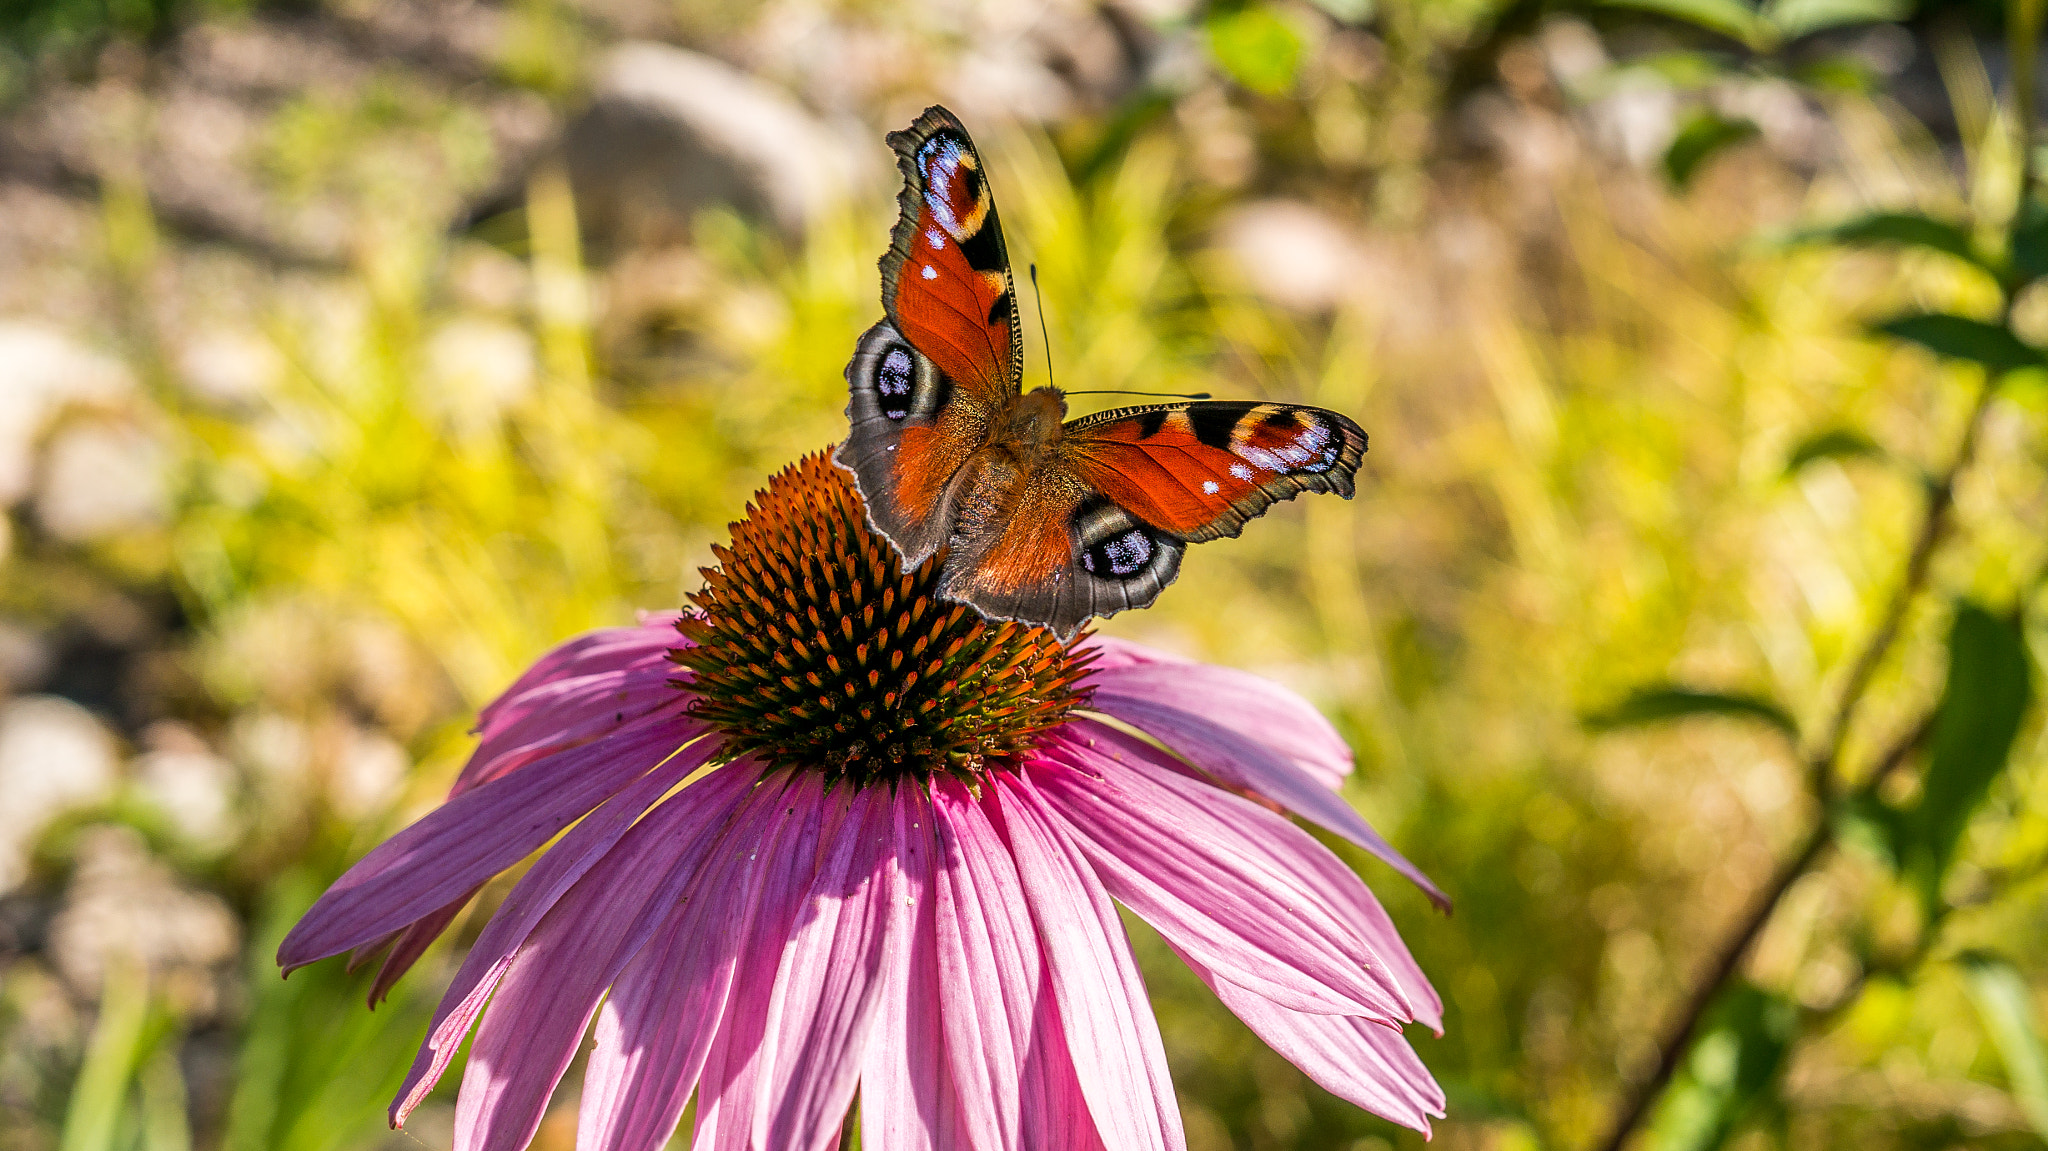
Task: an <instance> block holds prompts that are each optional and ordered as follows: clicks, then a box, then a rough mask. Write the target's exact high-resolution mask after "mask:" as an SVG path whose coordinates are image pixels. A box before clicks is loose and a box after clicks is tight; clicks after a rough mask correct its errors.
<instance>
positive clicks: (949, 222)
mask: <svg viewBox="0 0 2048 1151" xmlns="http://www.w3.org/2000/svg"><path fill="white" fill-rule="evenodd" d="M888 139H889V146H890V147H891V148H893V149H894V150H895V152H896V165H897V167H898V168H899V169H901V171H902V173H903V190H902V192H901V193H900V194H899V195H898V196H897V205H898V208H899V210H900V215H899V216H898V218H897V220H896V229H895V231H894V232H893V233H891V235H890V238H889V250H888V252H887V253H885V254H884V255H883V256H882V308H883V311H884V313H885V318H884V319H883V320H882V321H881V322H880V323H878V324H876V325H875V326H874V327H872V328H869V329H868V330H867V332H866V333H865V334H863V335H862V336H861V338H860V342H859V344H858V345H856V347H855V349H854V354H853V360H852V362H851V363H849V364H848V365H847V367H846V381H847V384H848V385H849V386H850V388H851V391H852V398H851V400H850V401H849V402H848V404H847V409H846V413H847V416H848V417H849V419H850V420H851V421H852V431H851V432H850V434H849V435H848V436H847V439H846V442H845V443H843V444H841V445H840V447H839V449H838V451H837V452H835V453H834V454H833V457H832V458H833V461H834V462H835V463H837V464H838V465H839V466H840V467H842V468H845V469H846V470H848V471H850V472H852V473H853V475H854V479H855V481H856V483H857V484H858V485H859V487H860V491H861V495H862V496H863V497H864V498H865V499H866V501H867V507H868V521H869V522H870V523H871V524H872V525H873V526H874V528H875V530H876V531H879V532H881V533H882V534H883V535H884V536H887V537H888V539H889V540H890V542H892V543H894V544H895V545H896V547H897V550H899V551H901V552H902V553H903V567H904V570H905V571H909V570H910V569H912V568H914V567H916V566H917V565H919V564H921V563H923V562H924V561H925V560H927V559H929V558H931V557H932V556H933V555H935V554H936V553H937V552H938V550H939V549H940V548H941V547H948V548H950V549H951V550H950V551H949V552H948V554H947V556H946V559H945V561H944V567H943V572H942V576H941V582H940V585H939V592H940V594H941V595H943V596H945V597H946V598H948V599H952V600H956V601H960V602H964V603H967V604H970V605H972V606H973V607H974V608H975V609H977V610H978V611H980V612H981V613H982V614H983V615H986V616H990V617H992V618H996V619H1011V620H1020V621H1023V622H1026V623H1033V624H1045V625H1047V626H1049V627H1051V628H1052V629H1053V630H1054V631H1055V632H1057V633H1058V634H1059V635H1060V636H1061V637H1062V638H1069V637H1071V636H1072V635H1073V633H1074V632H1075V630H1076V629H1078V628H1079V627H1080V626H1081V623H1082V622H1083V621H1084V620H1086V619H1087V618H1088V617H1089V616H1093V615H1110V614H1112V613H1115V612H1118V611H1122V610H1123V609H1125V608H1135V607H1144V606H1146V605H1147V604H1150V603H1151V602H1152V601H1153V600H1154V599H1156V598H1158V596H1159V592H1160V590H1161V589H1162V588H1164V587H1165V586H1166V585H1167V584H1169V583H1172V582H1173V579H1174V576H1176V575H1178V574H1179V572H1180V559H1181V553H1182V552H1183V551H1185V550H1186V549H1187V545H1189V544H1191V543H1199V542H1201V541H1203V540H1212V539H1216V538H1218V537H1220V536H1235V535H1237V534H1238V532H1240V531H1241V530H1243V528H1244V524H1245V521H1246V520H1249V519H1251V518H1252V517H1254V516H1258V515H1261V514H1264V512H1265V511H1266V509H1267V508H1269V507H1271V506H1272V505H1273V504H1274V502H1276V501H1278V500H1285V499H1292V498H1294V496H1295V495H1296V494H1298V493H1300V492H1336V493H1337V494H1339V495H1341V496H1343V497H1344V498H1346V499H1349V498H1351V493H1352V490H1353V487H1352V477H1353V476H1354V475H1355V474H1356V473H1357V471H1358V465H1359V461H1360V460H1361V459H1362V458H1363V457H1364V455H1365V432H1363V431H1362V430H1360V429H1359V427H1358V425H1357V424H1355V423H1353V422H1352V421H1351V420H1350V419H1348V418H1346V417H1344V416H1342V415H1339V414H1338V413H1336V412H1332V411H1326V410H1324V409H1322V408H1312V407H1304V406H1301V405H1294V404H1262V403H1248V402H1235V401H1215V402H1201V403H1172V404H1149V405H1145V406H1143V407H1132V408H1119V409H1117V410H1116V411H1110V412H1102V413H1100V414H1098V415H1092V416H1085V417H1083V418H1081V419H1078V420H1073V421H1066V420H1065V417H1066V411H1067V405H1066V401H1065V399H1064V398H1063V395H1062V393H1061V392H1060V391H1059V390H1058V389H1055V388H1051V387H1045V388H1038V389H1035V390H1033V391H1030V392H1025V391H1024V390H1023V378H1024V342H1023V336H1022V333H1021V332H1020V331H1019V328H1018V323H1017V307H1016V296H1015V290H1014V285H1013V283H1012V281H1011V278H1010V259H1009V254H1008V252H1007V250H1006V249H1005V247H1004V245H1003V232H1002V227H1001V225H1000V224H999V223H998V222H997V219H996V206H995V198H994V196H993V195H992V194H991V193H990V191H989V187H988V177H987V169H985V168H984V167H983V166H982V162H981V156H980V155H979V154H978V153H977V152H976V151H975V150H974V142H973V141H972V140H970V139H969V138H968V136H967V129H966V128H964V127H962V126H961V124H960V121H959V120H958V119H957V118H956V117H955V116H954V115H953V114H952V113H951V112H949V111H947V110H946V109H945V108H942V107H939V106H936V105H934V106H933V107H930V108H927V109H925V112H924V114H923V115H922V116H919V117H918V118H917V121H916V122H915V123H913V124H911V126H910V127H909V128H907V129H905V130H903V131H901V132H891V133H890V134H889V138H888Z"/></svg>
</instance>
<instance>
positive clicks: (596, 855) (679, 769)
mask: <svg viewBox="0 0 2048 1151" xmlns="http://www.w3.org/2000/svg"><path fill="white" fill-rule="evenodd" d="M719 750H720V744H719V741H718V740H717V739H715V738H705V739H701V740H699V741H697V742H696V743H693V744H691V745H690V746H689V747H686V748H684V749H683V750H682V751H680V752H678V753H677V754H676V755H675V756H674V757H673V758H671V759H669V760H668V761H667V762H665V763H663V764H662V765H661V766H659V767H657V768H655V769H654V770H653V771H650V772H648V773H647V774H646V775H644V776H642V777H641V778H640V779H638V780H636V781H634V783H633V785H632V786H631V787H629V788H627V789H626V790H625V791H622V792H620V793H619V794H618V795H617V796H615V797H613V798H612V800H611V801H610V802H608V803H606V804H605V805H604V806H603V807H600V808H598V809H597V810H596V811H594V812H592V813H591V814H590V816H589V817H588V818H586V819H584V820H583V822H581V823H579V824H577V825H576V826H575V827H573V828H571V829H570V831H569V833H568V834H567V835H564V836H563V837H562V840H561V842H560V843H557V844H555V845H554V847H553V848H551V849H549V851H548V852H547V853H546V854H545V855H543V856H541V858H540V860H539V861H538V862H536V863H535V864H534V865H533V868H532V869H531V870H529V871H528V872H527V873H526V874H525V875H524V876H522V877H521V878H520V880H519V882H518V884H516V885H515V886H514V887H513V888H512V893H511V894H510V895H508V896H507V897H506V898H505V902H504V903H503V904H501V905H500V906H499V908H498V911H497V914H495V915H493V916H492V917H491V921H490V922H489V923H488V924H486V925H485V926H484V930H483V933H482V934H481V935H479V936H478V937H477V941H476V943H475V944H474V945H472V946H471V947H470V949H469V954H468V955H466V956H464V957H463V960H462V967H461V968H460V969H459V970H458V971H457V972H456V973H455V978H454V980H453V981H451V982H450V983H449V985H448V990H447V991H446V992H445V993H444V994H443V995H442V996H441V1002H440V1005H439V1006H438V1007H436V1008H435V1009H434V1019H433V1022H432V1023H431V1024H430V1025H429V1026H428V1028H427V1039H426V1042H425V1043H423V1044H421V1046H420V1050H419V1054H418V1055H417V1056H415V1057H414V1059H413V1065H412V1069H411V1071H409V1072H408V1073H407V1075H406V1078H405V1083H404V1085H403V1086H402V1087H400V1088H399V1092H398V1097H397V1098H396V1099H395V1100H394V1101H393V1102H392V1105H391V1122H392V1125H393V1126H397V1125H399V1124H402V1123H404V1122H405V1118H406V1116H407V1115H410V1114H411V1113H412V1110H413V1108H415V1107H417V1106H419V1104H420V1102H421V1100H423V1099H425V1098H426V1097H427V1093H428V1092H430V1091H432V1090H433V1089H434V1084H435V1083H437V1082H439V1081H440V1079H441V1075H442V1073H443V1072H445V1071H447V1069H448V1065H449V1063H450V1062H451V1061H453V1060H454V1058H455V1053H456V1051H457V1049H459V1048H460V1047H461V1045H462V1041H463V1039H464V1038H465V1037H466V1036H467V1035H468V1034H469V1028H470V1025H471V1024H473V1023H475V1022H476V1017H477V1015H478V1014H479V1013H480V1012H482V1011H483V1009H484V1004H485V1003H486V1002H488V1001H489V999H490V996H491V992H493V991H495V990H496V989H497V986H498V981H499V980H500V979H501V978H503V977H504V974H505V971H506V969H507V968H508V967H510V965H511V963H512V959H513V957H514V956H515V955H516V954H517V953H518V950H519V947H520V945H522V944H523V943H525V942H526V938H527V936H528V935H530V934H531V933H532V932H533V929H534V927H535V925H536V924H538V923H539V922H540V920H541V917H542V916H544V915H546V914H547V913H548V912H549V911H550V910H552V909H553V908H554V906H555V904H556V902H557V901H558V900H560V899H561V898H562V896H563V895H564V893H566V892H568V891H569V890H570V889H571V888H572V887H574V886H575V885H576V883H577V881H579V880H581V879H582V878H583V877H584V875H585V874H586V873H587V872H588V871H590V869H591V868H592V866H594V865H595V864H596V863H597V862H598V861H599V860H601V859H603V858H605V856H606V854H607V853H608V852H610V851H611V850H612V848H613V846H614V845H616V844H617V843H618V842H619V839H620V837H621V836H623V835H625V834H626V832H627V829H628V828H630V827H632V825H633V821H634V820H637V819H639V818H640V816H641V815H642V814H643V813H644V812H646V810H647V809H648V807H649V806H650V805H651V804H653V803H654V802H655V801H656V800H658V799H660V798H661V797H662V796H663V795H666V794H667V793H668V791H669V789H670V788H673V787H674V786H675V785H676V784H678V783H681V782H682V781H683V780H684V779H687V778H688V777H689V776H690V774H691V773H692V772H694V771H696V770H697V769H698V768H699V767H702V766H703V765H704V764H705V763H706V762H707V761H708V760H710V759H711V758H712V757H713V756H715V755H716V754H718V752H719ZM756 778H757V774H756V771H755V770H754V769H753V768H752V767H751V766H750V765H749V764H747V763H745V762H738V763H732V764H728V765H727V766H725V767H723V768H720V769H719V770H717V771H714V772H712V773H711V774H710V775H709V776H707V777H706V778H704V779H703V780H700V781H699V782H697V783H695V784H693V785H691V786H689V787H687V788H684V789H683V790H682V791H681V792H679V793H677V794H676V795H675V796H673V797H671V798H670V799H669V801H668V802H667V803H665V804H663V805H662V806H663V807H665V808H666V807H674V808H675V810H674V811H673V812H672V813H671V814H672V815H681V814H682V813H683V812H684V811H685V810H686V809H689V808H696V809H699V811H698V818H699V819H702V820H704V821H706V822H708V823H716V822H718V821H722V820H724V819H725V818H726V816H727V815H728V814H729V813H730V812H731V811H732V809H733V808H734V806H735V805H737V804H738V803H739V801H740V799H741V798H742V797H744V796H745V795H746V794H747V792H748V791H749V790H750V789H752V788H753V787H754V782H755V779H756Z"/></svg>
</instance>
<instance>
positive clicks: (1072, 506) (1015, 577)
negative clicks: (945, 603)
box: [939, 455, 1187, 639]
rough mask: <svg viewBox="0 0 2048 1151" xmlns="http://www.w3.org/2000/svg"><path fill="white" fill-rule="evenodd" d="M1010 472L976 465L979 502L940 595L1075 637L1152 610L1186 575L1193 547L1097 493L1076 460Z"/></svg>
mask: <svg viewBox="0 0 2048 1151" xmlns="http://www.w3.org/2000/svg"><path fill="white" fill-rule="evenodd" d="M1009 467H1010V465H1009V464H1008V462H1007V461H1005V460H1004V459H1003V458H1002V457H999V456H985V457H981V458H977V459H976V460H975V461H974V462H973V464H971V465H970V468H969V471H970V473H971V475H972V477H973V482H974V492H975V497H976V498H973V499H969V500H963V501H962V502H961V506H960V514H959V520H958V523H957V524H956V526H955V529H954V533H953V540H952V545H953V552H952V555H951V556H950V557H949V558H948V559H947V561H946V578H945V582H944V583H943V584H941V585H940V587H939V593H940V594H941V595H944V596H946V597H947V598H949V599H956V600H964V601H965V602H967V603H970V604H972V605H974V607H975V609H976V610H978V611H980V612H981V613H982V614H983V615H986V616H989V617H991V618H995V619H1014V620H1021V621H1023V622H1025V623H1034V624H1045V625H1046V626H1048V627H1050V628H1052V629H1053V631H1055V632H1057V633H1058V634H1059V636H1060V638H1061V639H1070V638H1072V637H1073V634H1074V632H1075V630H1076V629H1078V628H1079V627H1080V626H1081V624H1082V622H1083V621H1085V620H1086V619H1087V618H1088V617H1089V616H1096V615H1101V616H1107V615H1114V614H1116V613H1117V612H1120V611H1123V610H1124V609H1126V608H1134V607H1144V606H1145V605H1146V604H1149V603H1151V602H1152V601H1153V600H1154V599H1156V598H1158V596H1159V592H1160V589H1162V588H1164V587H1165V586H1166V585H1167V584H1170V583H1172V582H1173V579H1174V577H1175V576H1177V575H1179V574H1180V557H1181V553H1182V552H1184V551H1185V550H1187V544H1186V543H1185V542H1183V541H1182V540H1181V539H1180V538H1179V537H1178V536H1175V535H1173V534H1172V533H1171V532H1166V531H1162V530H1160V529H1159V528H1156V527H1153V526H1152V525H1150V524H1147V523H1145V522H1144V521H1142V520H1140V519H1138V518H1137V517H1136V516H1134V515H1132V514H1131V513H1130V512H1128V511H1126V510H1124V509H1123V508H1121V507H1118V506H1117V505H1116V503H1114V502H1113V501H1111V500H1109V499H1108V498H1106V497H1105V496H1104V495H1103V494H1102V493H1101V492H1100V491H1098V490H1095V489H1094V488H1092V487H1090V486H1089V484H1088V482H1087V481H1086V480H1085V479H1083V478H1082V476H1081V474H1080V473H1079V471H1077V470H1076V468H1075V466H1074V461H1073V460H1072V459H1071V458H1066V457H1063V456H1058V455H1056V456H1055V457H1054V458H1052V459H1049V460H1045V461H1043V462H1042V463H1041V464H1040V465H1039V466H1038V467H1036V468H1033V469H1031V470H1030V471H1028V472H1017V473H1015V474H1014V475H1004V474H1002V473H1004V472H1006V471H1008V470H1009Z"/></svg>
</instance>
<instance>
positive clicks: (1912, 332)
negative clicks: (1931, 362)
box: [1876, 313, 2043, 372]
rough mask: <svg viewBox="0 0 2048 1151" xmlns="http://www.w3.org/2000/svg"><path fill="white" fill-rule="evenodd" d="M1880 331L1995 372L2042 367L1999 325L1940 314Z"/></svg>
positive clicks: (1910, 318)
mask: <svg viewBox="0 0 2048 1151" xmlns="http://www.w3.org/2000/svg"><path fill="white" fill-rule="evenodd" d="M1876 330H1877V331H1880V332H1884V333H1886V334H1888V335H1893V336H1897V337H1898V338H1899V339H1902V340H1909V341H1911V342H1913V343H1916V344H1919V345H1920V346H1921V347H1923V348H1926V349H1927V350H1928V351H1931V352H1933V353H1935V354H1936V355H1939V356H1946V357H1948V358H1949V359H1952V360H1970V361H1973V362H1975V363H1979V364H1982V365H1984V366H1985V367H1986V368H1987V369H1989V370H1991V371H1993V372H2009V371H2012V370H2013V369H2015V368H2031V367H2039V366H2040V365H2041V364H2042V363H2043V360H2042V358H2041V353H2040V352H2038V351H2036V350H2035V349H2034V348H2032V347H2030V346H2029V345H2027V344H2025V343H2022V342H2021V341H2020V338H2019V337H2018V336H2015V335H2013V334H2012V332H2010V331H2008V330H2007V329H2005V328H2003V327H2000V326H1999V325H1997V324H1992V323H1986V322H1985V321H1983V320H1972V319H1970V318H1968V317H1966V316H1951V315H1944V314H1940V313H1934V314H1928V315H1919V316H1900V317H1898V318H1897V319H1893V320H1886V321H1885V322H1884V323H1881V324H1878V325H1877V327H1876Z"/></svg>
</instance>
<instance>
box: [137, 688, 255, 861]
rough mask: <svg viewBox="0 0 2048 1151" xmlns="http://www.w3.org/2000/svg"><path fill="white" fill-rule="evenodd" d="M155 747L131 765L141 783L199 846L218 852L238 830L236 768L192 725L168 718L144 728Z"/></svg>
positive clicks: (182, 833)
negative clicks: (191, 726)
mask: <svg viewBox="0 0 2048 1151" xmlns="http://www.w3.org/2000/svg"><path fill="white" fill-rule="evenodd" d="M142 738H143V742H144V743H145V744H147V745H148V747H149V750H148V751H147V752H144V753H143V754H142V755H140V756H138V757H137V758H136V759H135V761H134V763H132V764H131V765H130V767H129V771H130V773H131V774H132V775H133V776H134V777H135V787H136V790H137V791H138V792H140V793H141V794H142V796H143V798H144V799H147V800H148V801H149V802H151V803H153V804H155V805H156V807H157V809H158V810H159V811H161V812H163V814H164V816H165V818H167V819H168V820H169V821H170V824H171V827H172V828H173V830H175V831H176V832H177V833H178V836H179V838H181V839H183V840H184V841H185V842H186V843H188V844H190V845H192V846H193V847H197V848H200V849H202V850H205V851H217V850H219V849H221V848H223V847H226V846H227V845H228V844H229V843H231V842H232V841H233V838H234V832H235V818H234V814H235V790H236V780H235V769H234V767H233V766H231V765H230V764H229V763H228V762H227V761H226V760H224V759H222V758H221V757H220V756H218V755H215V754H214V753H213V750H212V749H211V748H209V747H207V745H206V741H205V740H204V739H202V738H200V736H199V734H198V733H197V732H195V731H193V730H192V729H191V728H189V727H186V726H185V725H183V724H180V723H173V722H170V721H168V720H163V721H159V722H157V723H154V724H151V725H150V726H149V729H148V730H147V731H145V732H143V736H142Z"/></svg>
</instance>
